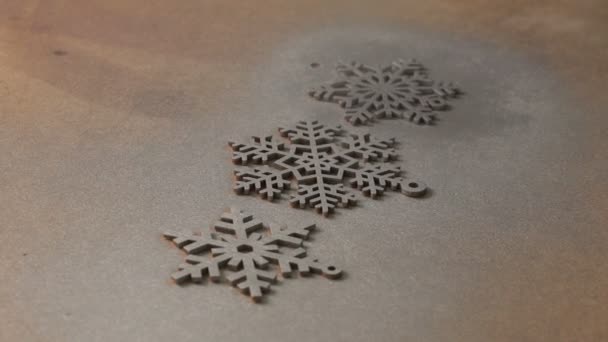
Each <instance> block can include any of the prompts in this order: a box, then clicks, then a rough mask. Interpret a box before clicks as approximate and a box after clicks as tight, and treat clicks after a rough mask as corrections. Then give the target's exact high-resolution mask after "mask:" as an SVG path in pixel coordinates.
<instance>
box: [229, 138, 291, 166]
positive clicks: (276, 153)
mask: <svg viewBox="0 0 608 342" xmlns="http://www.w3.org/2000/svg"><path fill="white" fill-rule="evenodd" d="M252 140H253V142H251V143H236V142H229V143H228V146H230V148H232V162H233V163H235V164H248V163H250V162H254V163H257V164H262V163H263V164H265V163H268V162H269V161H271V160H274V159H277V158H278V157H281V156H283V154H284V153H285V152H284V151H283V144H281V143H278V142H276V141H274V140H272V136H266V137H261V138H260V137H253V138H252Z"/></svg>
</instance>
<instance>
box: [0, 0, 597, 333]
mask: <svg viewBox="0 0 608 342" xmlns="http://www.w3.org/2000/svg"><path fill="white" fill-rule="evenodd" d="M607 52H608V3H606V1H605V0H595V1H592V0H588V1H473V0H465V1H436V0H423V1H403V0H401V1H398V0H395V1H226V0H218V1H205V0H179V1H178V0H176V1H169V0H158V1H144V0H134V1H125V0H89V1H80V0H45V1H33V0H0V242H1V244H0V275H1V277H2V281H1V282H0V341H2V342H4V341H7V342H9V341H10V342H13V341H28V342H29V341H104V342H107V341H226V342H228V341H251V342H254V341H352V342H355V341H362V342H364V341H365V342H367V341H423V342H426V341H450V342H456V341H458V342H460V341H462V342H501V341H514V342H522V341H549V342H556V341H564V342H566V341H590V342H599V341H608V129H607V127H608V112H607V111H606V106H607V105H608V98H607V96H606V94H605V92H606V89H607V88H608V82H607V81H608V54H607ZM398 58H417V59H419V60H420V61H421V62H423V63H424V64H425V65H426V66H427V67H428V68H429V70H430V74H431V76H432V77H433V78H434V79H438V80H446V81H454V82H457V83H458V85H459V86H460V87H461V89H463V91H464V93H463V95H462V96H461V97H460V98H458V99H456V100H454V101H452V102H451V104H452V109H451V110H449V111H447V112H445V113H442V114H441V115H440V116H439V117H440V120H439V121H438V122H437V124H436V125H434V126H430V127H429V126H416V125H412V124H409V123H407V122H406V121H403V120H395V121H382V122H379V123H378V124H376V125H373V126H363V127H357V128H354V129H351V130H352V131H353V132H371V133H373V134H375V135H377V136H380V137H384V138H389V137H395V138H397V140H398V141H399V142H400V145H399V146H398V147H399V149H398V151H399V153H400V156H401V158H400V160H399V161H397V162H396V165H400V166H402V167H403V168H404V169H405V170H406V171H407V174H408V175H411V176H414V177H416V178H419V179H421V180H423V181H425V182H426V183H427V184H428V185H429V186H430V187H431V189H432V193H431V194H430V196H428V197H426V198H423V199H412V198H408V197H405V196H403V195H401V194H398V193H392V192H389V193H387V194H386V196H384V197H383V198H382V199H380V200H377V201H373V200H370V199H367V198H364V197H363V196H361V194H357V196H358V197H359V198H360V201H359V205H358V206H357V207H354V208H352V209H346V210H340V211H338V213H337V214H336V215H334V216H333V217H331V218H329V219H326V218H323V217H321V216H319V215H317V214H316V213H314V212H313V211H310V210H296V209H291V208H290V207H289V206H288V205H287V203H286V201H285V200H280V201H277V202H276V203H268V202H265V201H263V200H261V199H257V198H255V197H254V196H237V195H236V194H234V193H233V192H232V191H231V186H232V181H233V180H232V169H233V165H232V163H231V162H230V152H229V150H228V148H227V145H226V143H227V142H228V141H229V140H236V139H247V138H248V137H250V136H252V135H265V134H272V133H275V132H276V130H275V129H276V127H279V126H289V125H292V124H293V123H295V122H296V121H298V120H303V119H308V120H310V119H318V120H320V121H322V122H324V123H327V124H340V123H342V124H344V122H343V119H342V112H341V110H340V108H339V107H338V106H336V105H332V104H327V103H321V102H316V101H314V100H313V99H311V98H309V97H308V96H307V93H306V91H307V89H308V88H309V87H312V86H315V85H318V84H321V83H322V82H325V81H328V80H330V79H331V78H332V77H333V66H334V65H335V63H336V62H338V61H349V60H357V61H360V62H365V63H369V64H374V65H377V64H385V63H390V62H391V61H393V60H396V59H398ZM311 63H318V64H319V67H317V68H312V67H311V66H310V65H311ZM345 127H347V128H349V129H350V127H349V126H348V124H346V125H345ZM230 206H239V207H241V208H243V209H246V210H249V211H252V212H254V213H256V214H257V215H258V216H259V217H260V218H261V219H263V220H264V221H266V222H279V223H289V224H293V225H296V224H303V223H306V222H312V223H316V224H317V226H318V230H317V231H316V232H315V234H314V235H313V236H312V240H311V241H310V244H309V246H310V251H311V253H312V254H314V255H315V256H318V257H319V258H321V259H323V260H327V261H331V262H333V263H334V264H336V265H339V266H340V267H341V268H343V269H344V270H345V271H346V275H345V277H344V278H343V279H341V280H337V281H330V280H327V279H325V278H323V277H319V276H317V277H310V278H303V279H301V278H295V279H288V280H284V281H281V282H279V284H277V285H276V286H275V287H274V290H273V291H272V293H270V294H269V295H268V297H267V299H266V300H265V301H264V302H263V303H261V304H255V303H252V302H251V301H250V300H248V298H247V297H245V296H243V295H241V294H240V293H238V291H237V290H235V289H234V288H232V287H230V286H228V285H227V284H213V283H207V284H204V285H188V286H178V285H176V284H174V283H173V282H172V281H171V280H170V278H169V276H170V274H171V273H172V272H173V271H175V269H176V267H177V265H178V264H179V263H180V262H181V260H182V258H183V254H182V253H181V252H179V251H178V250H177V249H176V248H175V247H174V246H172V245H171V244H170V243H169V242H167V241H165V240H163V239H162V237H161V233H162V232H163V231H165V230H178V231H185V232H188V231H192V230H197V229H207V228H208V227H209V226H210V225H211V224H212V223H213V222H214V221H215V220H216V219H217V218H218V217H219V215H220V214H221V213H222V212H223V211H224V210H225V209H226V208H228V207H230Z"/></svg>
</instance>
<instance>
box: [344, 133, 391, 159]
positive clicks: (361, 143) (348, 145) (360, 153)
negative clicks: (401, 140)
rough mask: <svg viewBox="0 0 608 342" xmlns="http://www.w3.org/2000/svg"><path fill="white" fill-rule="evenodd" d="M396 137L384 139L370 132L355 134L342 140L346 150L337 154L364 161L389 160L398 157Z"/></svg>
mask: <svg viewBox="0 0 608 342" xmlns="http://www.w3.org/2000/svg"><path fill="white" fill-rule="evenodd" d="M394 146H395V139H388V140H382V139H378V138H376V137H374V136H372V135H370V134H369V133H367V134H353V135H351V136H350V138H346V139H343V140H342V147H343V148H344V151H342V152H341V153H340V154H337V155H336V156H338V157H340V156H349V157H353V158H357V159H362V160H364V161H374V160H380V161H383V162H388V161H391V160H393V159H395V158H396V156H397V154H396V152H395V149H394V148H393V147H394Z"/></svg>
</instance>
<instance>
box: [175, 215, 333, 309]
mask: <svg viewBox="0 0 608 342" xmlns="http://www.w3.org/2000/svg"><path fill="white" fill-rule="evenodd" d="M314 228H315V226H314V225H307V226H304V227H300V228H288V227H283V226H279V225H275V224H271V225H270V227H269V228H266V227H264V226H263V224H262V222H261V221H260V220H258V219H257V218H255V217H254V216H253V215H251V214H248V213H245V212H243V211H241V210H238V209H234V208H233V209H231V210H230V212H227V213H224V214H223V215H222V217H221V220H220V221H218V222H216V223H215V225H214V229H213V230H212V231H211V232H201V233H198V234H182V233H174V232H167V233H165V234H164V236H165V237H166V238H167V239H169V240H171V241H173V243H175V245H176V246H177V247H179V248H181V249H182V250H184V251H185V252H186V253H188V255H187V257H186V262H185V263H183V264H180V265H179V267H178V271H177V272H175V273H173V274H172V275H171V278H172V279H173V280H175V281H176V282H177V283H184V282H187V281H192V282H197V283H200V282H202V281H203V279H205V278H209V279H211V280H212V281H216V282H217V281H220V280H222V279H223V278H226V279H227V280H228V281H230V283H232V284H233V285H234V286H236V287H237V288H239V289H240V290H241V291H242V292H243V293H245V294H247V295H249V296H250V297H251V298H252V299H253V300H255V301H258V300H259V299H261V298H262V296H263V295H264V293H265V292H266V290H268V289H269V288H270V286H271V284H272V283H273V282H274V281H275V280H276V279H277V272H275V271H273V270H271V269H269V266H270V265H271V264H274V265H277V266H278V267H279V269H280V273H281V274H282V276H283V277H289V276H290V275H291V274H292V273H293V272H294V271H298V273H299V274H300V275H308V274H310V273H313V272H314V273H321V274H323V275H325V276H326V277H327V278H330V279H336V278H339V277H340V275H341V274H342V271H341V270H340V269H338V268H337V267H336V266H333V265H329V264H325V263H321V262H319V260H317V259H314V258H311V257H309V256H307V255H306V250H305V249H304V248H303V242H304V240H306V239H307V238H308V235H309V234H310V232H311V231H312V230H313V229H314ZM222 275H224V277H222Z"/></svg>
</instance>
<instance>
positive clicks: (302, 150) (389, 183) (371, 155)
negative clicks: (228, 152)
mask: <svg viewBox="0 0 608 342" xmlns="http://www.w3.org/2000/svg"><path fill="white" fill-rule="evenodd" d="M279 132H280V134H281V136H283V137H286V138H287V139H288V141H289V142H290V145H289V147H288V148H287V147H286V146H285V145H284V144H283V143H282V142H279V141H277V140H274V139H273V137H272V136H266V137H254V138H253V141H252V142H249V143H235V142H231V143H229V145H230V147H231V148H232V151H233V155H232V160H233V162H234V163H235V164H239V165H247V164H251V163H255V164H262V166H256V167H253V168H237V169H236V170H235V176H236V183H235V185H234V190H235V192H236V193H237V194H249V193H252V192H255V193H258V194H259V195H260V196H261V197H262V198H265V199H267V200H270V201H271V200H273V199H274V198H276V197H278V196H280V194H281V193H283V192H285V191H286V190H287V189H288V188H289V187H290V185H291V181H292V180H295V181H296V182H297V193H296V194H294V195H292V196H291V198H290V199H289V203H290V204H291V205H292V206H294V207H298V208H305V207H312V208H315V209H316V210H317V211H318V212H320V213H322V214H323V215H328V214H330V213H331V212H332V211H333V210H334V209H335V208H336V207H337V206H339V205H340V206H349V205H352V204H354V203H355V201H356V199H355V196H354V195H353V194H352V193H351V192H349V191H348V190H347V189H346V188H345V187H344V185H343V182H344V181H345V180H348V182H349V183H350V185H351V186H352V187H355V188H358V189H359V190H361V191H362V192H363V194H364V195H366V196H369V197H372V198H375V197H377V196H380V195H382V193H383V192H384V191H385V190H386V189H390V190H395V191H397V190H400V191H401V192H402V193H404V194H405V195H407V196H410V197H418V196H422V195H423V194H424V193H425V192H426V185H425V184H424V183H423V182H420V181H415V180H410V179H405V178H403V177H401V176H400V174H401V170H400V168H399V167H396V166H394V165H392V164H390V163H388V162H389V161H391V160H393V159H395V156H396V155H395V149H394V148H393V147H394V145H395V141H394V140H393V139H390V140H382V139H378V138H375V137H373V136H371V135H369V134H353V135H351V136H350V137H345V138H342V139H340V140H339V141H338V139H337V138H336V136H338V135H339V134H340V133H341V130H340V127H335V128H330V127H326V126H324V125H322V124H320V123H319V122H317V121H302V122H299V123H298V124H297V125H296V126H295V127H294V128H288V129H279ZM338 143H339V144H338ZM338 145H340V146H341V148H339V147H338Z"/></svg>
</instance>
